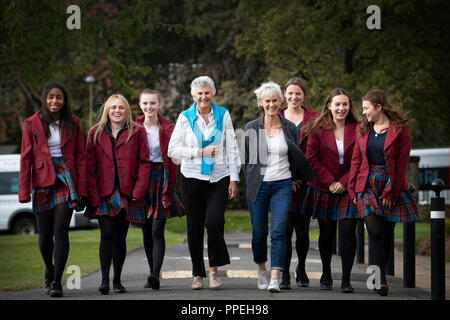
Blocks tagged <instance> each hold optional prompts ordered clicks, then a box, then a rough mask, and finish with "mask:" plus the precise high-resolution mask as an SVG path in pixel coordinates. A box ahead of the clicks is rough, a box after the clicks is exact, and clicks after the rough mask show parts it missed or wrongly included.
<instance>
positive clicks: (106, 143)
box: [97, 132, 114, 161]
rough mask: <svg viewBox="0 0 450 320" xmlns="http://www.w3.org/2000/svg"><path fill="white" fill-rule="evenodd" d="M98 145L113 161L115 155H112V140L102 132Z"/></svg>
mask: <svg viewBox="0 0 450 320" xmlns="http://www.w3.org/2000/svg"><path fill="white" fill-rule="evenodd" d="M97 139H98V140H97V143H98V144H99V145H100V147H101V148H102V149H103V152H104V153H105V154H106V155H107V156H108V157H109V158H110V159H111V160H112V161H114V159H113V155H112V143H111V138H110V137H109V136H108V135H107V134H106V133H105V132H101V133H100V136H99V137H98V138H97Z"/></svg>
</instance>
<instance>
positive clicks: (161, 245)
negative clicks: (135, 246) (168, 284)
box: [142, 219, 167, 277]
mask: <svg viewBox="0 0 450 320" xmlns="http://www.w3.org/2000/svg"><path fill="white" fill-rule="evenodd" d="M166 220H167V219H146V221H145V223H144V224H143V225H142V234H143V238H144V249H145V255H146V256H147V262H148V266H149V268H150V274H151V275H152V276H156V277H159V276H160V272H161V267H162V264H163V260H164V253H165V251H166V242H165V239H164V227H165V226H166Z"/></svg>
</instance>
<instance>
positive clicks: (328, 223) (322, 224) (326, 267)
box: [317, 219, 337, 279]
mask: <svg viewBox="0 0 450 320" xmlns="http://www.w3.org/2000/svg"><path fill="white" fill-rule="evenodd" d="M317 221H318V222H319V230H320V232H319V252H320V259H321V260H322V273H323V276H324V277H325V278H326V279H331V257H332V255H333V241H334V239H336V223H337V221H336V220H323V219H317Z"/></svg>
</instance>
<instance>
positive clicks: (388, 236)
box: [364, 214, 395, 284]
mask: <svg viewBox="0 0 450 320" xmlns="http://www.w3.org/2000/svg"><path fill="white" fill-rule="evenodd" d="M364 223H365V224H366V226H367V231H368V233H369V242H371V246H370V247H371V249H372V250H371V251H372V252H370V255H371V258H372V259H371V260H372V262H373V264H375V265H377V266H378V267H380V271H381V275H380V276H381V277H380V280H381V284H387V282H386V264H387V262H388V260H389V253H390V244H391V242H392V239H393V237H394V228H395V222H387V221H385V220H384V218H383V217H380V216H377V215H375V214H371V215H369V216H366V217H364ZM372 262H371V263H372Z"/></svg>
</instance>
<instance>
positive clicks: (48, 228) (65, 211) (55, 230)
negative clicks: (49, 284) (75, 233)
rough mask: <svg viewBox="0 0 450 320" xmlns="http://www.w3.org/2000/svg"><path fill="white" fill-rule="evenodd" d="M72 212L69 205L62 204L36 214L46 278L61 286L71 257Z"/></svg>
mask: <svg viewBox="0 0 450 320" xmlns="http://www.w3.org/2000/svg"><path fill="white" fill-rule="evenodd" d="M72 212H73V210H72V209H71V208H69V206H68V204H67V203H62V204H59V205H57V206H56V207H55V208H54V209H51V210H48V211H44V212H40V213H38V214H36V221H37V228H38V232H39V250H40V251H41V256H42V259H43V260H44V263H45V278H46V279H49V280H51V281H55V282H56V283H59V284H60V283H61V278H62V275H63V273H64V268H65V267H66V262H67V257H68V256H69V225H70V219H72ZM53 236H54V237H55V240H54V241H53ZM53 258H54V261H55V265H53Z"/></svg>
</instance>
